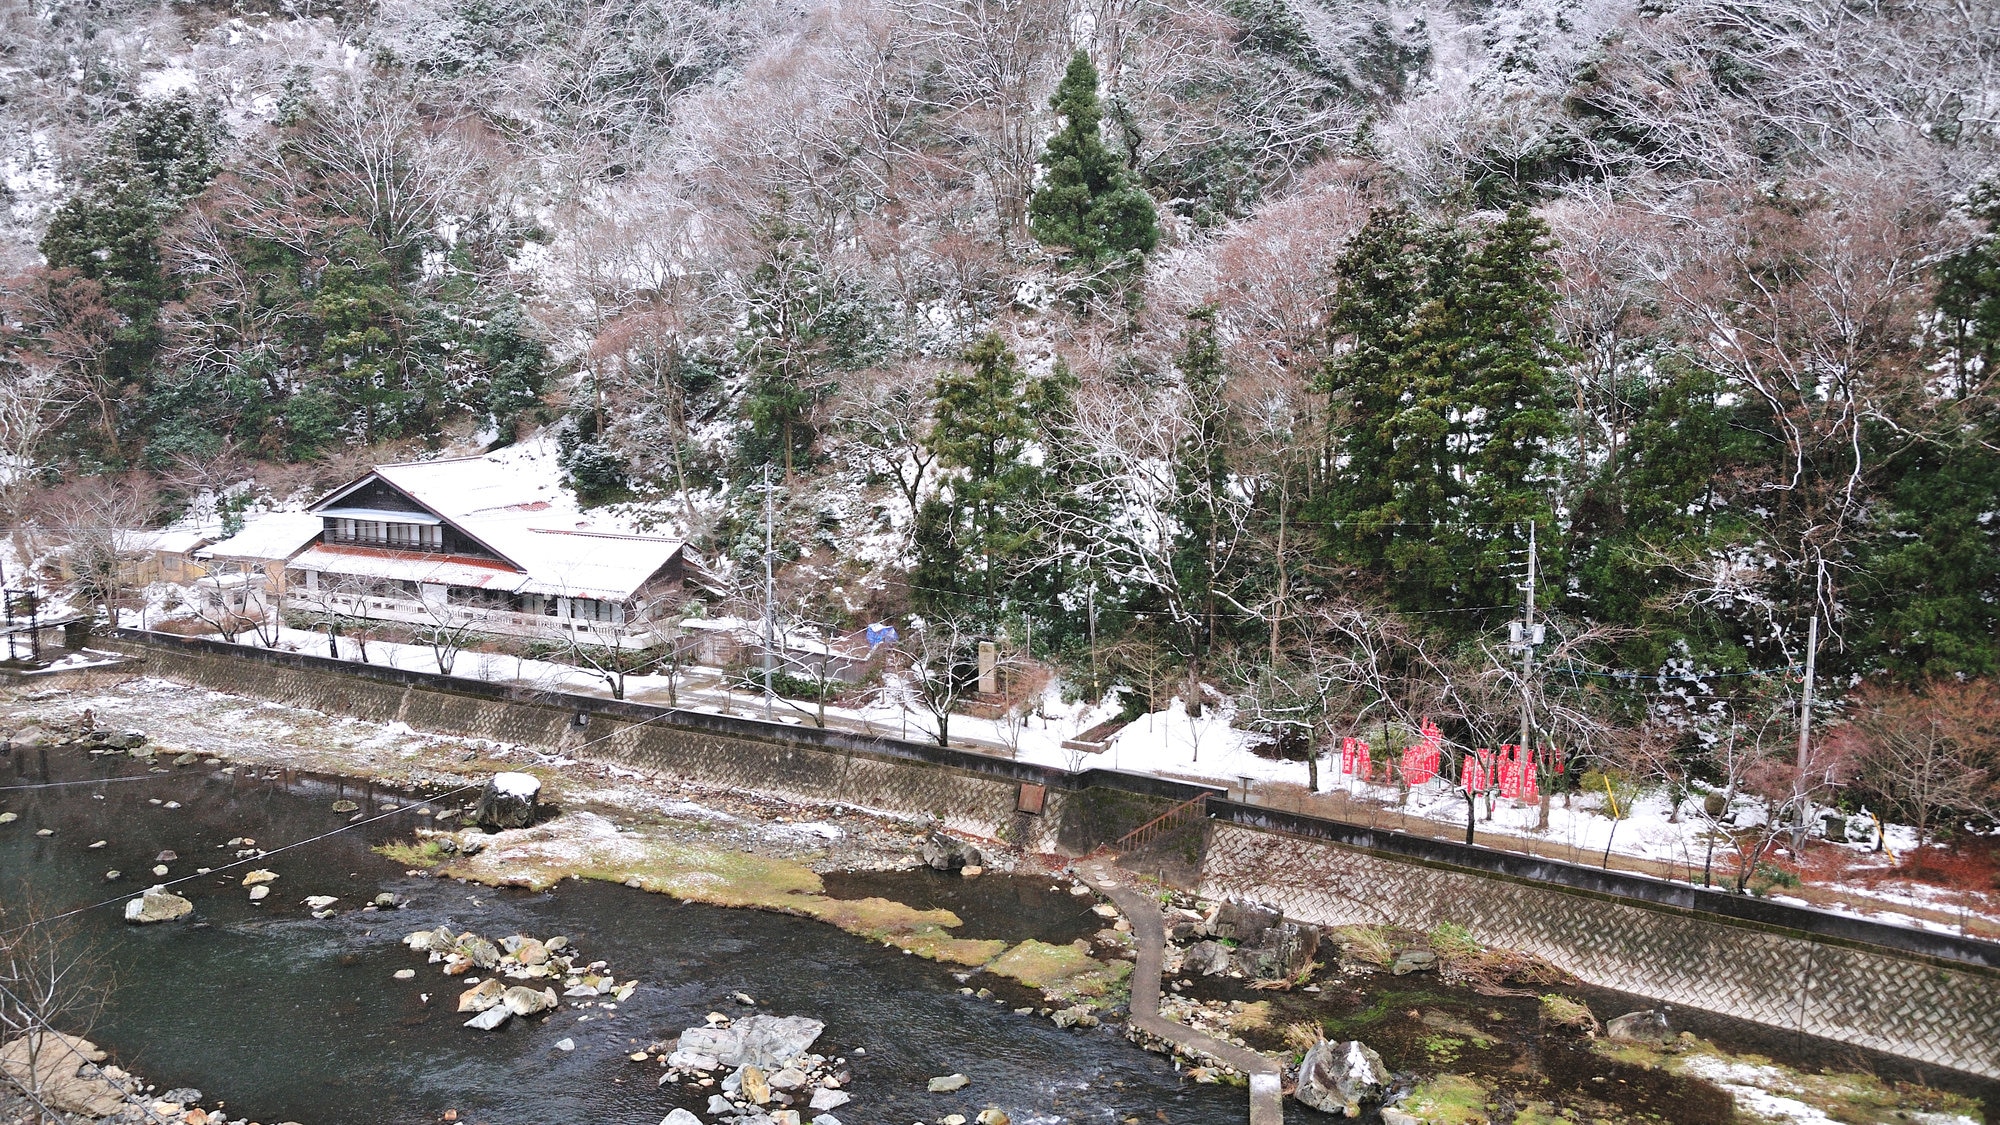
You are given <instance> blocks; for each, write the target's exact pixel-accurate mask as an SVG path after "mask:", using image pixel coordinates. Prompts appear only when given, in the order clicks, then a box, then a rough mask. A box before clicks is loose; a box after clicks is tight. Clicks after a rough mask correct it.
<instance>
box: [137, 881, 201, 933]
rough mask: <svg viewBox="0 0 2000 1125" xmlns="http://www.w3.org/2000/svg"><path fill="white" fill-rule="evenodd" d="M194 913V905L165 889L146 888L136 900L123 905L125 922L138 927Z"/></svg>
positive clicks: (169, 920)
mask: <svg viewBox="0 0 2000 1125" xmlns="http://www.w3.org/2000/svg"><path fill="white" fill-rule="evenodd" d="M192 913H194V903H192V902H189V901H188V900H186V899H184V898H182V897H181V896H179V895H177V894H174V893H173V892H172V891H169V890H167V889H166V888H165V887H148V888H146V892H145V893H144V894H142V895H140V896H139V897H138V898H135V899H133V900H132V901H130V902H128V903H126V904H125V920H126V921H127V922H134V923H137V924H139V925H142V926H143V925H150V924H152V923H154V922H171V921H174V920H175V919H177V918H185V917H187V916H188V915H190V914H192Z"/></svg>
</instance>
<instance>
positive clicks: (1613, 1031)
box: [1604, 1008, 1674, 1043]
mask: <svg viewBox="0 0 2000 1125" xmlns="http://www.w3.org/2000/svg"><path fill="white" fill-rule="evenodd" d="M1604 1037H1605V1038H1607V1039H1609V1040H1611V1041H1612V1042H1613V1043H1666V1042H1670V1041H1671V1040H1672V1039H1673V1037H1674V1028H1673V1025H1672V1024H1670V1023H1668V1022H1667V1013H1666V1009H1664V1008H1648V1009H1646V1010H1645V1011H1643V1012H1627V1013H1625V1014H1624V1015H1622V1016H1619V1017H1618V1018H1617V1019H1615V1020H1612V1021H1611V1022H1610V1023H1607V1024H1605V1025H1604Z"/></svg>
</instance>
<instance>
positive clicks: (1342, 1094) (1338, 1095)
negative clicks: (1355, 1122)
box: [1294, 1039, 1390, 1117]
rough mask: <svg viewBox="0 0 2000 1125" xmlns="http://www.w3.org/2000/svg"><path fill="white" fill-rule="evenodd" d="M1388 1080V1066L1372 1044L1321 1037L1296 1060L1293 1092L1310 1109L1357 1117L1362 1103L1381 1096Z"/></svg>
mask: <svg viewBox="0 0 2000 1125" xmlns="http://www.w3.org/2000/svg"><path fill="white" fill-rule="evenodd" d="M1389 1081H1390V1077H1389V1068H1388V1067H1387V1066H1384V1065H1383V1063H1382V1056H1381V1055H1378V1054H1376V1053H1375V1050H1374V1048H1372V1047H1370V1046H1368V1045H1367V1044H1366V1043H1363V1042H1361V1041H1360V1040H1358V1039H1350V1040H1348V1041H1346V1042H1344V1043H1340V1042H1334V1041H1332V1040H1328V1039H1322V1040H1320V1041H1319V1042H1318V1043H1315V1044H1313V1046H1312V1048H1311V1049H1310V1050H1308V1051H1307V1052H1306V1057H1305V1059H1304V1060H1303V1061H1301V1062H1300V1063H1299V1085H1298V1091H1297V1093H1296V1094H1295V1095H1294V1096H1295V1097H1297V1098H1298V1099H1299V1103H1300V1104H1301V1105H1306V1106H1310V1107H1312V1108H1313V1109H1317V1110H1321V1111H1323V1112H1326V1113H1343V1114H1346V1115H1347V1116H1349V1117H1358V1116H1360V1115H1361V1107H1362V1106H1363V1105H1368V1104H1372V1103H1376V1102H1380V1101H1381V1100H1382V1095H1383V1094H1384V1093H1385V1092H1386V1091H1387V1090H1388V1088H1389Z"/></svg>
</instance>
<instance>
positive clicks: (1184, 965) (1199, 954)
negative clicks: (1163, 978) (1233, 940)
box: [1181, 941, 1230, 977]
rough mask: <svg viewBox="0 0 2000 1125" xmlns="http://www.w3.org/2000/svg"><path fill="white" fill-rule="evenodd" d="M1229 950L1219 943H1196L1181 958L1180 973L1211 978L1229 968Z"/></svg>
mask: <svg viewBox="0 0 2000 1125" xmlns="http://www.w3.org/2000/svg"><path fill="white" fill-rule="evenodd" d="M1229 956H1230V949H1229V947H1228V946H1226V945H1224V944H1222V943H1221V942H1219V941H1198V942H1195V943H1194V944H1193V945H1192V946H1189V947H1188V951H1187V953H1186V954H1185V955H1184V956H1182V957H1181V971H1182V972H1184V973H1197V974H1200V975H1201V976H1205V977H1212V976H1214V975H1216V974H1217V973H1220V972H1224V971H1225V970H1227V969H1228V968H1229Z"/></svg>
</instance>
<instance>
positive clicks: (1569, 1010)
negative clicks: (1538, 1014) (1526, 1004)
mask: <svg viewBox="0 0 2000 1125" xmlns="http://www.w3.org/2000/svg"><path fill="white" fill-rule="evenodd" d="M1541 1001H1542V1019H1543V1020H1544V1021H1545V1022H1547V1023H1549V1024H1551V1025H1553V1026H1555V1027H1561V1028H1567V1029H1570V1030H1574V1031H1589V1030H1592V1029H1594V1028H1596V1027H1597V1017H1596V1016H1595V1015H1592V1014H1591V1011H1590V1008H1589V1007H1588V1006H1586V1005H1584V1004H1582V1003H1580V1002H1578V1001H1575V1000H1572V999H1570V998H1569V997H1567V996H1562V995H1558V994H1556V993H1553V992H1551V993H1549V994H1548V995H1546V996H1543V997H1541Z"/></svg>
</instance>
